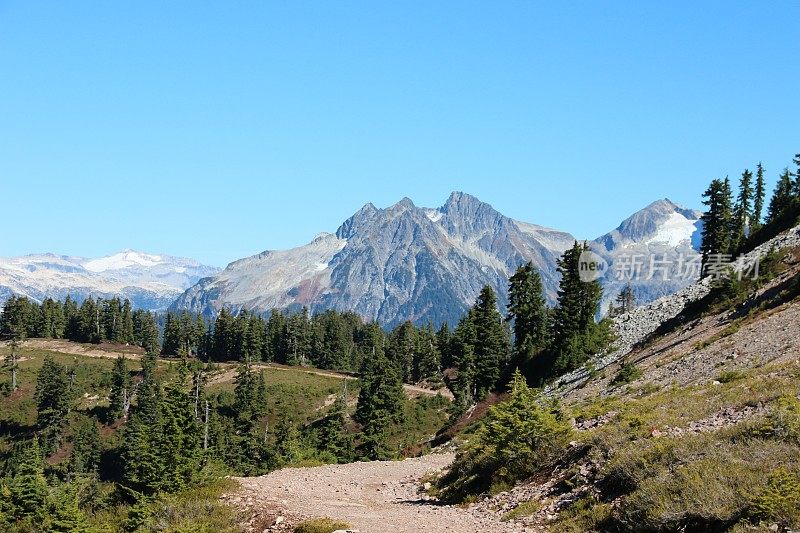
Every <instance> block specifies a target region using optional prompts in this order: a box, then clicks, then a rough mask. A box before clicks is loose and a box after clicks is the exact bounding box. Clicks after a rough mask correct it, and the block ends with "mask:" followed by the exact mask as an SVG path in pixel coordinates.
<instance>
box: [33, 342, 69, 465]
mask: <svg viewBox="0 0 800 533" xmlns="http://www.w3.org/2000/svg"><path fill="white" fill-rule="evenodd" d="M72 393H73V391H72V384H71V382H70V377H69V374H68V372H67V369H66V367H64V366H63V365H61V364H59V363H57V362H55V360H53V358H52V357H50V356H49V355H48V356H45V358H44V362H43V363H42V367H41V368H40V369H39V372H38V374H37V377H36V427H37V428H38V429H39V431H40V432H41V435H42V438H43V442H42V448H43V449H44V451H45V452H47V453H51V452H53V451H55V450H56V448H57V447H58V445H59V442H60V440H61V436H62V433H63V430H64V427H65V425H66V417H67V414H68V413H69V410H70V407H71V404H72Z"/></svg>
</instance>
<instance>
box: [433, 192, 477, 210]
mask: <svg viewBox="0 0 800 533" xmlns="http://www.w3.org/2000/svg"><path fill="white" fill-rule="evenodd" d="M479 205H483V202H481V201H480V200H479V199H478V198H476V197H475V196H472V195H471V194H468V193H465V192H462V191H453V192H451V193H450V196H449V197H448V198H447V201H446V202H445V204H444V205H443V206H442V210H443V211H448V210H450V209H452V208H457V207H466V206H479Z"/></svg>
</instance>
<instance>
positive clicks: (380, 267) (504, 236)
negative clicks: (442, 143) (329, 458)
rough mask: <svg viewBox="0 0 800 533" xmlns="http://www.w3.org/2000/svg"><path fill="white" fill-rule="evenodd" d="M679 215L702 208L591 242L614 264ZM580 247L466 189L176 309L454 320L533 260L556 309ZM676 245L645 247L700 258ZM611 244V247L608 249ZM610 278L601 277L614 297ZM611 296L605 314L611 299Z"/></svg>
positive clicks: (644, 216) (392, 212) (320, 241)
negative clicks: (626, 247) (485, 289)
mask: <svg viewBox="0 0 800 533" xmlns="http://www.w3.org/2000/svg"><path fill="white" fill-rule="evenodd" d="M673 215H674V216H675V218H676V219H677V218H680V220H681V224H679V225H678V227H679V229H685V228H687V227H688V226H689V225H694V224H695V223H696V220H695V219H696V218H699V212H698V211H695V210H691V209H686V208H683V207H681V206H679V205H678V204H675V203H673V202H671V201H669V200H667V199H662V200H658V201H656V202H653V203H652V204H650V205H648V206H647V207H645V208H644V209H642V210H640V211H637V213H635V214H634V215H632V216H631V217H628V219H626V220H625V221H623V223H622V224H621V225H620V226H619V227H618V228H617V229H615V230H612V232H609V233H607V234H605V235H603V236H601V237H599V238H598V239H596V240H595V241H588V240H587V242H590V245H591V246H592V248H593V249H596V250H597V251H598V252H599V253H601V254H602V255H603V256H604V257H605V258H607V259H608V260H609V261H610V262H611V263H613V262H614V260H615V258H616V257H618V255H619V254H620V253H621V252H620V250H622V249H623V247H621V246H616V244H617V241H619V244H620V245H621V244H632V245H636V246H640V245H645V243H643V242H639V241H637V240H636V239H640V240H641V239H642V238H644V237H656V238H658V230H659V229H661V228H662V227H665V224H667V223H668V222H669V220H670V217H672V216H673ZM626 222H627V225H625V224H626ZM695 231H696V229H695ZM614 232H617V233H614ZM670 235H671V234H670ZM628 237H630V238H628ZM668 237H669V235H668ZM615 239H616V240H615ZM684 240H686V242H683V241H684ZM575 241H576V239H575V237H574V236H572V235H571V234H569V233H567V232H563V231H559V230H557V229H553V228H548V227H545V226H540V225H537V224H532V223H529V222H523V221H518V220H514V219H511V218H509V217H507V216H505V215H503V214H502V213H500V212H499V211H497V210H496V209H494V208H493V207H492V206H491V205H490V204H488V203H485V202H483V201H481V200H480V199H478V198H477V197H475V196H472V195H470V194H467V193H464V192H460V191H454V192H453V193H451V194H450V196H449V197H448V198H447V200H446V201H445V203H444V204H443V205H442V206H440V207H437V208H429V207H418V206H416V205H415V204H414V202H413V201H412V200H411V199H410V198H408V197H405V198H403V199H401V200H400V201H398V202H396V203H394V204H392V205H390V206H388V207H385V208H378V207H376V206H375V205H374V204H372V203H371V202H369V203H366V204H364V206H362V207H361V208H360V209H358V210H357V211H356V212H355V213H354V214H353V215H351V216H350V217H348V218H347V219H346V220H344V222H342V224H341V225H340V226H339V227H338V228H337V230H336V231H335V233H333V234H331V233H322V234H319V235H318V236H317V237H315V239H314V240H312V241H311V242H310V243H308V244H306V245H302V246H298V247H295V248H291V249H289V250H265V251H264V252H261V253H259V254H255V255H253V256H250V257H246V258H242V259H239V260H237V261H234V262H232V263H230V264H229V265H228V267H226V268H225V269H224V270H223V271H222V272H220V273H219V274H218V275H217V276H214V277H211V278H208V279H204V280H201V281H200V282H199V283H198V284H196V285H195V286H193V287H190V288H189V289H187V290H186V292H184V294H182V295H181V296H180V297H178V298H177V299H176V301H175V303H174V304H173V305H172V307H171V308H172V309H176V310H177V309H188V310H191V311H194V312H198V313H202V314H205V315H207V316H211V315H213V314H215V313H216V312H218V311H219V310H220V309H221V308H222V307H223V306H225V307H229V308H231V309H234V310H235V309H243V308H244V309H248V310H252V311H256V312H268V311H269V310H271V309H272V308H278V309H284V310H289V311H299V310H300V309H302V308H303V307H307V308H308V309H309V310H310V311H311V312H321V311H324V310H327V309H337V310H340V311H355V312H357V313H358V314H360V315H362V316H364V317H365V318H367V319H374V320H378V321H379V322H381V323H382V324H385V325H387V326H392V325H396V324H397V323H399V322H402V321H404V320H412V321H413V322H415V323H422V322H426V321H428V320H431V321H433V322H434V323H436V324H439V323H442V322H450V323H453V322H454V321H455V320H457V319H458V317H460V316H461V314H463V312H464V311H465V310H466V308H467V307H468V306H469V305H471V303H472V302H473V301H474V298H475V297H476V295H477V294H478V292H479V291H480V288H481V287H482V286H483V285H487V284H488V285H491V286H492V287H494V288H495V290H496V292H497V293H498V298H499V303H500V305H505V303H506V298H507V287H506V283H507V279H508V277H509V276H510V275H511V274H512V273H513V271H514V270H515V269H516V267H517V266H519V265H520V264H523V263H525V262H527V261H532V262H533V263H534V264H535V265H536V267H537V268H538V269H539V270H540V272H541V274H542V279H543V285H544V289H545V293H546V296H547V298H548V300H549V301H550V302H551V303H553V302H554V301H555V297H556V290H557V288H558V274H557V271H556V260H557V259H558V257H559V256H560V254H561V253H563V251H564V250H565V249H567V248H569V247H570V246H572V244H573V243H574V242H575ZM667 241H669V239H667ZM679 241H680V242H678V243H671V242H665V243H660V242H650V243H647V244H646V245H645V248H646V249H647V250H649V249H650V248H654V249H664V248H665V247H666V248H667V249H669V250H673V251H674V250H677V249H678V248H681V250H684V249H685V251H686V252H687V253H689V252H691V253H694V254H695V255H696V252H693V248H692V245H691V236H689V238H688V239H679ZM608 244H614V246H610V248H611V249H609V246H608ZM612 281H613V280H604V282H605V283H607V284H608V285H609V286H611V287H613V289H614V290H616V289H617V288H618V287H617V286H616V285H614V283H612ZM650 285H655V284H650ZM684 285H685V283H683V282H677V283H668V284H662V285H660V286H659V287H656V288H653V287H651V286H645V285H642V286H637V287H636V288H635V290H636V292H637V293H638V294H637V295H638V296H640V297H642V299H644V300H648V301H649V300H650V299H653V298H654V297H657V296H661V295H663V293H664V292H665V291H674V290H677V289H679V288H681V287H682V286H684ZM651 289H652V290H651ZM607 293H608V294H607V298H606V301H605V306H606V307H607V306H608V304H609V302H610V299H611V296H610V295H611V293H610V292H609V291H607Z"/></svg>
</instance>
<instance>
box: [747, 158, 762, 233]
mask: <svg viewBox="0 0 800 533" xmlns="http://www.w3.org/2000/svg"><path fill="white" fill-rule="evenodd" d="M765 187H766V186H765V184H764V166H763V165H762V164H761V162H759V163H758V167H757V168H756V189H755V192H754V195H755V196H754V197H753V220H752V222H751V226H752V231H751V232H750V234H751V235H752V234H753V233H755V232H756V231H758V229H759V228H760V227H761V221H762V217H763V216H764V196H765V194H766V188H765Z"/></svg>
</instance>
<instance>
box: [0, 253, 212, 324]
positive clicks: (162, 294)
mask: <svg viewBox="0 0 800 533" xmlns="http://www.w3.org/2000/svg"><path fill="white" fill-rule="evenodd" d="M217 272H219V269H218V268H216V267H210V266H206V265H202V264H200V263H199V262H197V261H195V260H194V259H187V258H183V257H172V256H167V255H153V254H146V253H142V252H136V251H133V250H124V251H122V252H119V253H117V254H114V255H110V256H106V257H100V258H95V259H88V258H84V257H71V256H65V255H55V254H38V255H26V256H21V257H12V258H0V304H2V303H3V302H4V301H5V300H6V299H7V298H8V297H9V296H11V295H13V294H16V295H18V296H27V297H28V298H30V299H32V300H35V301H37V302H41V301H42V300H43V299H44V298H47V297H50V298H54V299H63V298H65V297H66V296H67V295H71V296H72V297H73V298H75V299H77V300H83V299H84V298H87V297H89V296H92V297H95V298H97V297H100V298H110V297H113V296H120V297H123V298H129V299H130V300H131V302H132V303H133V305H134V306H135V307H137V308H142V309H148V310H158V309H165V308H167V307H168V306H169V305H170V303H172V302H173V301H174V300H175V298H176V297H177V296H178V295H179V294H181V292H183V291H184V290H186V289H187V288H188V287H190V286H191V285H193V284H194V283H196V282H197V281H198V280H199V279H201V278H203V277H206V276H210V275H213V274H215V273H217Z"/></svg>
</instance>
